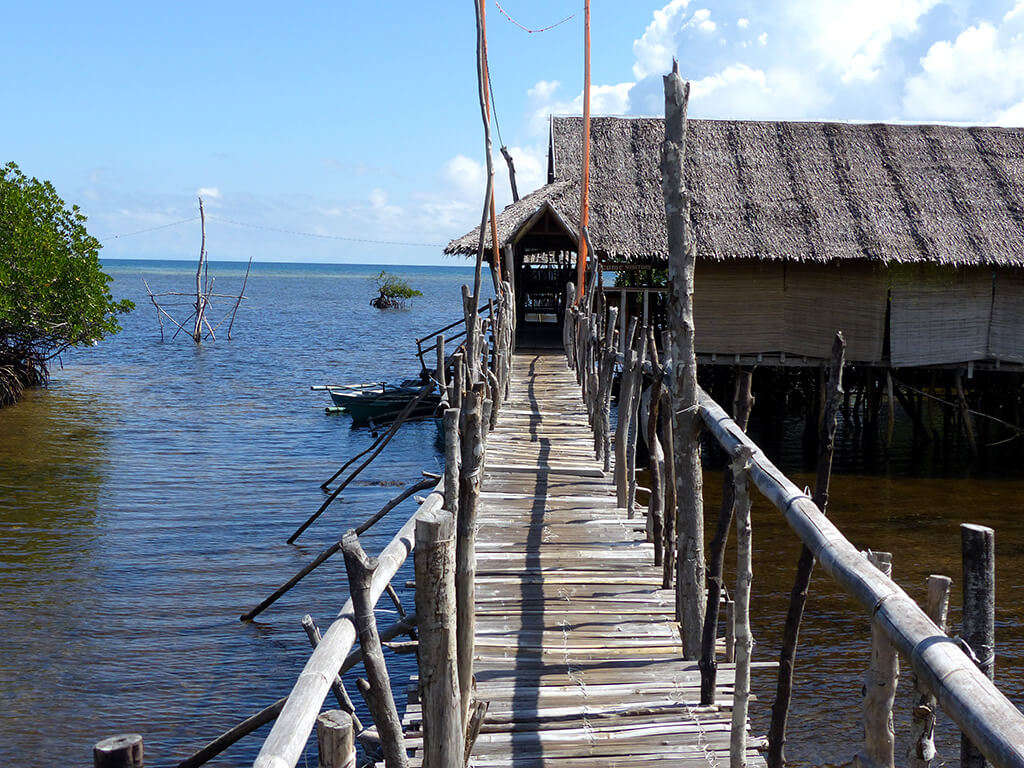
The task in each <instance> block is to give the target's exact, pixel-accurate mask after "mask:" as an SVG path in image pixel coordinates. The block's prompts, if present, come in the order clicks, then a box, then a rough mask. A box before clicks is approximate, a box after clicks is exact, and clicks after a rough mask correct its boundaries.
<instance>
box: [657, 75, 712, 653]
mask: <svg viewBox="0 0 1024 768" xmlns="http://www.w3.org/2000/svg"><path fill="white" fill-rule="evenodd" d="M689 100H690V84H689V83H684V82H683V78H681V77H680V76H679V66H678V63H676V62H673V63H672V72H671V74H668V75H666V76H665V143H664V144H663V146H662V157H661V178H662V181H661V188H662V192H663V194H664V197H665V219H666V221H667V224H668V250H669V258H668V276H669V285H670V286H671V293H670V296H669V305H668V320H669V327H670V328H671V329H672V366H673V377H672V378H673V394H674V397H673V402H672V412H673V414H674V415H675V440H676V455H675V457H674V459H675V465H676V484H677V489H676V505H677V506H676V541H677V551H676V569H677V573H676V618H677V619H678V620H679V622H680V624H681V625H682V638H683V658H685V659H687V660H690V661H693V660H695V659H698V658H699V657H700V642H701V631H702V629H703V627H704V599H703V598H704V501H703V498H702V491H703V479H702V477H701V460H700V439H699V434H700V414H699V413H697V407H698V406H697V357H696V351H695V347H694V327H693V268H694V262H695V261H696V250H695V243H694V241H693V238H692V237H691V236H690V231H689V224H690V205H689V202H688V197H687V190H686V172H685V168H684V163H685V157H686V110H687V105H688V103H689Z"/></svg>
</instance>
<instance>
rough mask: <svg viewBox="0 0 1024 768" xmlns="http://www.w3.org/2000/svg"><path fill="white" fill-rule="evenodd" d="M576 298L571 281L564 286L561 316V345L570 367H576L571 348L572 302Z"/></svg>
mask: <svg viewBox="0 0 1024 768" xmlns="http://www.w3.org/2000/svg"><path fill="white" fill-rule="evenodd" d="M575 300H576V286H575V285H573V284H572V283H571V282H570V283H567V284H566V286H565V314H564V315H563V316H562V347H563V348H564V349H565V364H566V365H567V366H569V367H570V368H575V367H576V355H575V352H574V349H573V339H575V338H576V328H575V326H574V320H575V316H574V313H573V311H572V310H573V306H572V303H573V302H574V301H575Z"/></svg>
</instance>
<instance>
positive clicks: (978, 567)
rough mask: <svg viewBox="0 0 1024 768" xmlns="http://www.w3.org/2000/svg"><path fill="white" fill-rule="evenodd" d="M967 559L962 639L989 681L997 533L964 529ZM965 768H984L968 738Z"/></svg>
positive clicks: (967, 526)
mask: <svg viewBox="0 0 1024 768" xmlns="http://www.w3.org/2000/svg"><path fill="white" fill-rule="evenodd" d="M960 549H961V554H962V557H963V574H964V576H963V583H962V587H961V588H962V590H963V623H962V626H961V628H960V635H961V637H963V639H964V642H966V643H967V645H968V646H970V649H971V650H972V651H973V652H974V656H975V658H976V659H977V664H978V669H980V670H981V673H982V674H983V675H985V677H987V678H988V679H989V680H992V679H994V676H995V659H996V647H995V646H996V639H995V632H996V625H995V620H996V560H995V532H994V531H993V530H992V529H991V528H987V527H985V526H983V525H972V524H970V523H964V524H963V525H961V526H960ZM960 765H961V766H962V768H982V767H983V766H985V765H986V760H985V758H984V756H983V755H982V754H981V752H980V751H978V748H977V747H975V746H974V744H972V743H971V740H970V739H968V738H967V737H966V736H963V737H961V739H960Z"/></svg>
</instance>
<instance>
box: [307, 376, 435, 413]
mask: <svg viewBox="0 0 1024 768" xmlns="http://www.w3.org/2000/svg"><path fill="white" fill-rule="evenodd" d="M413 384H415V385H416V386H412V385H413ZM422 388H423V385H422V384H421V383H420V382H408V381H404V382H402V384H400V385H398V386H395V385H393V384H385V383H384V382H381V383H378V384H358V385H348V386H345V387H325V389H326V390H327V392H328V393H329V394H330V396H331V400H332V401H333V402H334V405H335V407H337V408H341V409H343V410H344V411H345V412H346V413H348V414H349V415H350V416H351V417H352V421H353V422H354V423H356V424H369V423H371V422H372V423H374V424H383V423H386V422H388V421H393V420H394V419H395V418H396V417H397V416H398V415H399V414H400V413H401V412H402V411H403V410H404V409H405V407H406V406H407V405H408V404H409V401H410V400H412V399H413V398H414V397H416V395H418V394H419V393H420V390H421V389H422ZM440 402H441V398H440V397H439V396H438V395H437V393H430V394H427V395H424V396H423V397H422V398H421V399H420V402H419V403H417V404H416V406H415V407H414V408H413V409H412V412H411V413H410V414H409V416H408V418H410V419H422V418H429V417H431V416H434V415H435V412H436V411H437V407H438V404H439V403H440Z"/></svg>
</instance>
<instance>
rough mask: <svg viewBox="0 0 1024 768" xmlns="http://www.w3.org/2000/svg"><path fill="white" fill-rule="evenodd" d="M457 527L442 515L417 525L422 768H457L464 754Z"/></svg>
mask: <svg viewBox="0 0 1024 768" xmlns="http://www.w3.org/2000/svg"><path fill="white" fill-rule="evenodd" d="M454 532H455V521H454V519H453V517H452V514H451V513H450V512H447V511H445V510H441V511H440V512H434V513H429V514H424V515H421V516H420V518H419V519H418V520H417V521H416V547H415V551H414V555H413V559H414V563H415V568H416V616H417V619H418V622H417V623H418V627H419V653H418V657H419V676H420V680H419V697H420V711H421V713H422V717H423V766H424V768H458V766H460V765H461V764H462V760H463V755H464V752H465V746H464V744H465V742H464V735H463V734H464V731H463V725H462V710H463V707H462V703H461V702H462V700H461V694H460V692H459V671H458V662H457V649H456V607H455V602H456V597H455V545H454V542H453V540H452V537H453V535H454Z"/></svg>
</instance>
